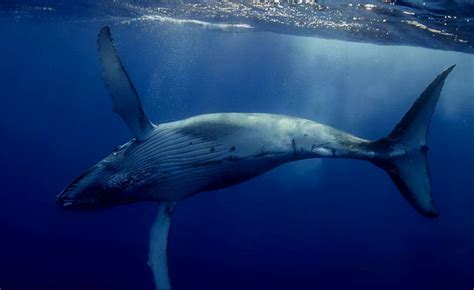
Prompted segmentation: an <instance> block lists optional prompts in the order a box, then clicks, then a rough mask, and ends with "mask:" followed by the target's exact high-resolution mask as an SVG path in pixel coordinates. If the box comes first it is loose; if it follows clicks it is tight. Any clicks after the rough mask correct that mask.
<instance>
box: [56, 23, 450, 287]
mask: <svg viewBox="0 0 474 290" xmlns="http://www.w3.org/2000/svg"><path fill="white" fill-rule="evenodd" d="M98 50H99V54H100V59H101V63H102V70H103V71H102V78H103V80H104V81H105V83H106V86H107V89H108V92H109V93H110V95H111V96H112V104H113V110H114V111H115V112H116V113H118V114H119V115H120V117H121V118H122V119H123V120H124V121H125V123H126V125H127V126H128V128H129V129H130V131H131V133H132V135H133V137H134V138H133V139H132V140H131V141H129V142H127V143H125V144H124V145H121V146H118V147H117V148H115V149H114V150H113V152H112V153H111V154H110V155H108V156H107V157H105V158H104V159H103V160H101V161H100V162H98V163H97V164H96V165H94V166H92V167H91V168H90V169H88V170H87V171H86V172H84V173H83V174H82V175H80V176H79V177H78V178H76V179H75V180H74V181H73V182H72V183H71V184H70V185H69V186H68V187H66V188H65V189H64V190H63V191H62V192H61V193H60V194H59V195H58V197H57V201H58V203H59V204H60V205H61V206H62V207H64V208H71V209H74V208H76V209H95V208H101V207H107V206H113V205H117V204H126V203H131V202H138V201H152V202H158V203H159V209H158V216H157V218H156V220H155V223H154V225H153V227H152V230H151V233H150V251H149V265H150V267H151V269H152V271H153V274H154V279H155V283H156V286H157V289H160V290H161V289H169V288H170V283H169V278H168V268H167V257H166V251H167V250H166V249H167V242H168V230H169V227H170V218H171V215H172V212H173V209H174V207H175V204H176V202H178V201H180V200H183V199H185V198H187V197H190V196H192V195H194V194H197V193H200V192H205V191H210V190H215V189H219V188H224V187H228V186H231V185H234V184H237V183H240V182H243V181H245V180H248V179H250V178H253V177H256V176H258V175H260V174H262V173H264V172H266V171H268V170H271V169H273V168H275V167H277V166H279V165H282V164H285V163H288V162H291V161H295V160H301V159H308V158H349V159H360V160H367V161H369V162H372V163H373V164H375V165H376V166H378V167H380V168H382V169H384V170H385V171H386V172H387V173H388V175H389V176H390V177H391V179H392V180H393V182H394V183H395V185H396V187H397V188H398V189H399V191H400V192H401V193H402V195H403V196H404V197H405V198H406V199H407V200H408V202H409V203H410V204H411V205H412V206H413V207H414V208H415V209H416V210H417V211H418V212H419V213H421V214H422V215H424V216H426V217H430V218H433V217H437V216H438V211H437V210H436V209H435V207H434V205H433V201H432V196H431V182H430V177H429V171H428V166H427V152H428V150H427V148H428V147H427V145H426V135H427V132H428V126H429V123H430V120H431V116H432V114H433V112H434V110H435V107H436V104H437V102H438V99H439V97H440V93H441V90H442V87H443V84H444V81H445V79H446V77H447V76H448V74H449V73H450V72H451V71H452V69H453V68H454V65H453V66H450V67H449V68H447V69H445V70H444V71H443V72H442V73H441V74H439V75H438V76H437V77H436V78H435V79H434V80H433V81H432V82H431V84H429V86H428V87H427V88H426V89H425V91H424V92H423V93H422V94H421V96H420V97H419V98H418V99H417V100H416V101H415V103H414V104H413V106H412V107H411V108H410V110H409V111H408V112H407V113H406V114H405V116H404V117H403V118H402V119H401V121H400V122H399V123H398V124H397V125H396V126H395V128H394V129H393V131H392V132H391V133H390V134H389V135H388V136H387V137H385V138H381V139H379V140H376V141H370V140H365V139H362V138H358V137H355V136H353V135H351V134H348V133H346V132H343V131H340V130H337V129H334V128H332V127H330V126H326V125H323V124H319V123H316V122H314V121H311V120H306V119H301V118H296V117H289V116H283V115H273V114H262V113H216V114H205V115H199V116H195V117H191V118H188V119H184V120H180V121H175V122H170V123H163V124H153V123H152V122H150V120H149V119H148V118H147V116H146V114H145V112H144V110H143V108H142V105H141V102H140V98H139V95H138V93H137V90H136V89H135V87H134V86H133V83H132V81H131V78H130V77H129V75H128V74H127V72H126V70H125V68H124V67H123V65H122V63H121V61H120V58H119V56H118V55H117V52H116V49H115V47H114V45H113V42H112V37H111V32H110V29H109V28H108V27H104V28H102V29H101V31H100V33H99V37H98Z"/></svg>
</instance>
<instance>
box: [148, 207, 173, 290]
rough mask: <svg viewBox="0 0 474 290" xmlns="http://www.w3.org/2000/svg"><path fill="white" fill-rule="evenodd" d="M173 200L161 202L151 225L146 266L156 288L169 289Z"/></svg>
mask: <svg viewBox="0 0 474 290" xmlns="http://www.w3.org/2000/svg"><path fill="white" fill-rule="evenodd" d="M175 205H176V203H175V202H161V203H160V204H159V206H158V215H157V217H156V219H155V222H154V223H153V226H152V227H151V231H150V245H149V254H148V266H150V268H151V271H152V272H153V278H154V280H155V285H156V289H157V290H164V289H171V284H170V279H169V276H168V255H167V254H168V253H167V251H168V234H169V229H170V219H171V215H172V213H173V209H174V207H175Z"/></svg>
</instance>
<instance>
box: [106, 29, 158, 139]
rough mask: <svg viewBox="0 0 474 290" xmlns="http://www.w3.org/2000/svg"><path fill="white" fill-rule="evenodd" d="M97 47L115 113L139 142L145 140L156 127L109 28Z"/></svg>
mask: <svg viewBox="0 0 474 290" xmlns="http://www.w3.org/2000/svg"><path fill="white" fill-rule="evenodd" d="M97 45H98V50H99V54H100V60H101V63H102V75H101V76H102V79H103V80H104V81H105V84H106V86H107V90H108V91H109V93H110V95H111V96H112V106H113V111H114V112H116V113H117V114H119V115H120V117H122V119H123V120H124V121H125V123H126V124H127V126H128V128H129V129H130V131H131V132H132V134H133V136H134V137H135V138H136V139H137V140H143V139H145V138H146V137H147V136H148V135H149V133H150V132H151V131H152V130H153V127H154V126H153V124H152V123H151V122H150V120H148V118H147V117H146V115H145V112H144V111H143V108H142V104H141V102H140V96H139V95H138V92H137V90H136V89H135V87H134V86H133V83H132V81H131V79H130V77H129V76H128V74H127V71H126V70H125V68H124V67H123V65H122V62H121V61H120V57H119V56H118V54H117V51H116V50H115V47H114V44H113V42H112V34H111V32H110V28H109V27H108V26H104V27H103V28H102V29H101V30H100V32H99V36H98V39H97Z"/></svg>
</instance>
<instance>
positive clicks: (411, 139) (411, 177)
mask: <svg viewBox="0 0 474 290" xmlns="http://www.w3.org/2000/svg"><path fill="white" fill-rule="evenodd" d="M453 68H454V65H452V66H450V67H448V68H447V69H445V70H444V71H443V72H442V73H441V74H439V75H438V76H437V77H436V79H434V80H433V81H432V82H431V84H430V85H429V86H428V87H427V88H426V89H425V90H424V91H423V93H422V94H421V95H420V97H418V99H417V100H416V101H415V103H414V104H413V105H412V107H411V108H410V110H409V111H408V112H407V113H406V114H405V116H403V118H402V119H401V121H400V122H399V123H398V124H397V125H396V126H395V128H394V129H393V131H392V132H391V133H390V134H389V135H388V137H386V138H382V139H380V140H377V141H374V142H372V143H371V144H370V145H369V146H370V147H372V149H373V150H374V151H376V152H382V154H381V155H380V156H382V157H380V156H378V157H376V158H374V159H371V161H372V163H374V164H375V165H376V166H378V167H380V168H382V169H384V170H385V171H386V172H387V173H388V175H389V176H390V177H391V178H392V180H393V182H394V183H395V185H396V186H397V188H398V190H400V192H401V193H402V195H403V196H404V197H405V198H406V199H407V200H408V202H410V204H411V205H412V206H413V207H415V208H416V210H417V211H418V212H420V213H421V214H422V215H424V216H426V217H430V218H434V217H437V216H438V211H437V210H436V208H435V207H434V205H433V201H432V198H431V181H430V174H429V170H428V160H427V153H428V146H427V145H426V136H427V133H428V127H429V124H430V120H431V116H432V115H433V112H434V110H435V107H436V104H437V103H438V100H439V96H440V93H441V89H442V88H443V85H444V81H445V79H446V77H447V76H448V75H449V73H450V72H451V71H452V70H453ZM397 152H403V154H399V153H398V154H397Z"/></svg>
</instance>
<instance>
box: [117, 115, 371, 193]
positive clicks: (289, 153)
mask: <svg viewBox="0 0 474 290" xmlns="http://www.w3.org/2000/svg"><path fill="white" fill-rule="evenodd" d="M368 143H369V141H367V140H363V139H360V138H357V137H354V136H352V135H350V134H347V133H345V132H342V131H339V130H336V129H334V128H331V127H329V126H326V125H323V124H319V123H316V122H313V121H310V120H305V119H300V118H294V117H288V116H283V115H272V114H255V113H217V114H206V115H200V116H195V117H192V118H189V119H185V120H181V121H176V122H171V123H164V124H160V125H158V126H157V127H156V128H155V129H154V130H153V132H152V134H151V135H150V136H149V137H148V138H147V139H146V140H143V141H140V142H137V141H135V140H133V141H131V142H129V143H127V144H126V145H125V146H124V147H123V148H122V150H121V152H120V153H118V154H123V160H124V162H123V164H122V166H124V167H127V168H126V169H125V170H121V171H125V172H127V174H125V175H124V176H122V178H123V180H127V175H128V176H136V175H140V176H141V180H140V182H139V184H138V185H137V187H135V188H133V189H131V190H132V191H133V192H140V195H141V197H140V198H141V199H142V200H153V201H179V200H182V199H184V198H186V197H189V196H191V195H194V194H196V193H199V192H203V191H208V190H214V189H220V188H224V187H227V186H230V185H233V184H236V183H240V182H242V181H245V180H247V179H250V178H252V177H255V176H258V175H260V174H262V173H264V172H266V171H268V170H270V169H272V168H274V167H276V166H279V165H281V164H284V163H287V162H291V161H295V160H301V159H307V158H319V157H343V158H371V157H373V156H374V154H375V153H374V152H372V151H367V150H363V148H362V147H363V145H366V144H368ZM144 169H146V172H144ZM139 171H140V172H141V173H140V174H139ZM111 182H117V180H116V179H114V180H112V181H111ZM141 185H143V188H139V187H140V186H141Z"/></svg>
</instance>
